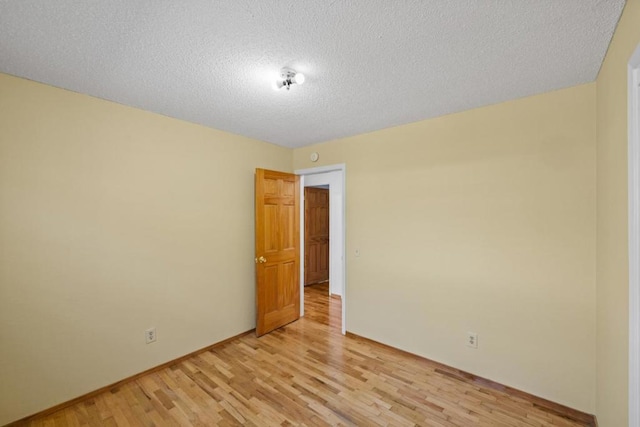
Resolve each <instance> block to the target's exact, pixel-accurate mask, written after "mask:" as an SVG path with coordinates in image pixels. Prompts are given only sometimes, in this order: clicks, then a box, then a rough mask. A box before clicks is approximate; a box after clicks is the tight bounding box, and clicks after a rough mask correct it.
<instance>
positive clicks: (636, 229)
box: [627, 44, 640, 427]
mask: <svg viewBox="0 0 640 427" xmlns="http://www.w3.org/2000/svg"><path fill="white" fill-rule="evenodd" d="M627 82H628V96H627V103H628V111H629V116H628V127H629V144H628V156H629V158H628V168H629V169H628V191H629V199H628V201H629V208H628V209H629V426H634V427H640V182H639V180H640V118H639V117H640V44H639V45H638V46H637V47H636V50H635V51H634V53H633V55H632V56H631V59H629V65H628V71H627Z"/></svg>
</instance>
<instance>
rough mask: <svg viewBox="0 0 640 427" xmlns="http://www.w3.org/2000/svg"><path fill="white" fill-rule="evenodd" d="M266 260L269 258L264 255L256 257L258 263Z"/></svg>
mask: <svg viewBox="0 0 640 427" xmlns="http://www.w3.org/2000/svg"><path fill="white" fill-rule="evenodd" d="M265 262H267V259H266V258H265V257H263V256H261V257H260V258H256V264H258V263H260V264H263V263H265Z"/></svg>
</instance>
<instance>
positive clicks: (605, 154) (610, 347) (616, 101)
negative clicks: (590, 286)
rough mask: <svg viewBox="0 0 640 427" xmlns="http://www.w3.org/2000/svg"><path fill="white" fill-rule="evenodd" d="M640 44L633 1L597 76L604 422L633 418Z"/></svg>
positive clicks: (599, 409)
mask: <svg viewBox="0 0 640 427" xmlns="http://www.w3.org/2000/svg"><path fill="white" fill-rule="evenodd" d="M639 42H640V1H638V0H629V1H628V2H627V6H626V7H625V10H624V13H623V15H622V18H621V20H620V23H619V25H618V28H617V30H616V33H615V36H614V38H613V41H612V43H611V46H610V47H609V52H608V53H607V57H606V59H605V62H604V64H603V66H602V69H601V70H600V74H599V76H598V80H597V116H598V123H597V151H596V152H597V193H598V204H597V230H598V233H597V248H598V252H597V260H598V263H597V337H598V338H597V404H596V413H597V416H598V421H599V423H600V426H603V427H608V426H612V427H617V426H626V425H627V423H628V421H627V419H628V351H629V350H628V341H629V328H628V319H629V316H628V306H629V305H628V304H629V295H628V286H629V282H628V280H629V275H628V248H627V233H628V231H627V63H628V61H629V58H630V57H631V54H632V53H633V51H634V50H635V48H636V46H637V45H638V43H639Z"/></svg>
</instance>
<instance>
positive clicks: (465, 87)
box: [0, 0, 624, 147]
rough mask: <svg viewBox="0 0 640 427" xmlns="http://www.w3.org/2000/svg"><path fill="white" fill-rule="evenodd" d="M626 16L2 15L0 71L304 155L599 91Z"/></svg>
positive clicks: (158, 9)
mask: <svg viewBox="0 0 640 427" xmlns="http://www.w3.org/2000/svg"><path fill="white" fill-rule="evenodd" d="M623 6H624V0H530V1H525V0H520V1H518V0H485V1H477V0H466V1H464V0H333V1H322V0H220V1H212V0H189V1H175V0H139V1H132V0H55V1H54V0H0V71H1V72H4V73H8V74H13V75H16V76H20V77H26V78H28V79H32V80H35V81H39V82H44V83H47V84H50V85H54V86H58V87H62V88H66V89H70V90H73V91H76V92H81V93H86V94H90V95H93V96H96V97H99V98H104V99H108V100H112V101H116V102H119V103H121V104H125V105H130V106H134V107H138V108H142V109H145V110H149V111H153V112H157V113H161V114H164V115H167V116H171V117H176V118H179V119H184V120H188V121H190V122H195V123H200V124H203V125H206V126H210V127H213V128H217V129H222V130H226V131H230V132H234V133H237V134H241V135H246V136H249V137H252V138H256V139H260V140H263V141H269V142H272V143H275V144H279V145H283V146H288V147H297V146H303V145H308V144H311V143H315V142H321V141H326V140H330V139H334V138H338V137H344V136H349V135H354V134H359V133H364V132H368V131H373V130H377V129H381V128H385V127H390V126H395V125H399V124H404V123H409V122H414V121H418V120H421V119H425V118H430V117H436V116H441V115H443V114H448V113H452V112H457V111H462V110H467V109H470V108H475V107H479V106H483V105H488V104H494V103H497V102H501V101H505V100H509V99H514V98H520V97H523V96H527V95H532V94H536V93H542V92H547V91H550V90H554V89H559V88H563V87H568V86H573V85H577V84H581V83H586V82H591V81H593V80H595V78H596V76H597V73H598V71H599V68H600V65H601V64H602V60H603V58H604V55H605V53H606V50H607V47H608V45H609V42H610V40H611V36H612V34H613V31H614V29H615V26H616V24H617V22H618V19H619V17H620V14H621V12H622V8H623ZM284 66H289V67H293V68H295V69H297V70H298V71H301V72H303V73H305V75H306V77H307V80H306V82H305V84H304V85H302V86H294V87H292V89H291V90H290V91H288V92H287V91H286V90H284V89H283V90H279V91H275V90H273V89H272V82H273V80H274V79H275V76H277V75H278V74H279V70H280V69H281V68H282V67H284ZM0 96H2V94H0Z"/></svg>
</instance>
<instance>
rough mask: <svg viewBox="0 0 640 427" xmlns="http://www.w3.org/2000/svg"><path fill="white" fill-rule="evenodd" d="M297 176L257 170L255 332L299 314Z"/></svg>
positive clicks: (273, 327)
mask: <svg viewBox="0 0 640 427" xmlns="http://www.w3.org/2000/svg"><path fill="white" fill-rule="evenodd" d="M298 188H299V184H298V177H297V176H296V175H293V174H289V173H284V172H276V171H269V170H264V169H256V188H255V191H256V202H255V209H256V309H257V310H256V311H257V318H256V334H257V335H258V336H260V335H264V334H266V333H267V332H270V331H272V330H274V329H277V328H279V327H281V326H284V325H286V324H287V323H290V322H293V321H294V320H297V319H298V318H299V317H300V286H299V279H298V277H299V271H300V269H299V265H300V249H299V248H300V216H299V215H296V212H299V208H298V206H299V200H298V199H299V197H298V194H299V193H298Z"/></svg>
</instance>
